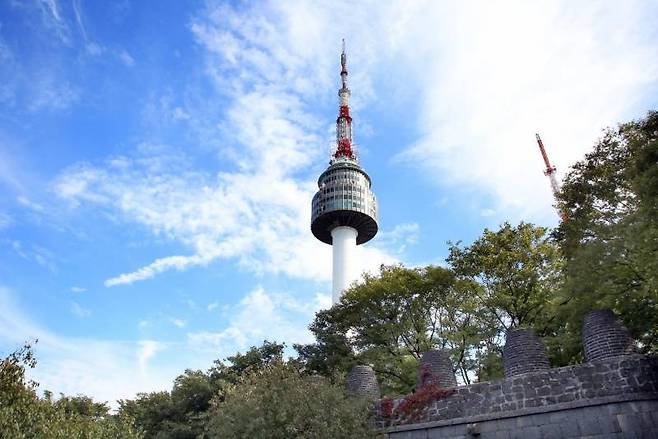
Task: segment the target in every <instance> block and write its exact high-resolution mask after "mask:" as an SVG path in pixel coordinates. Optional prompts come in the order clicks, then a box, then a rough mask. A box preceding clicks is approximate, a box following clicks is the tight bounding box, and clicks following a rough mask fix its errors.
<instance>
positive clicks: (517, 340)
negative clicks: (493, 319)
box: [503, 329, 550, 377]
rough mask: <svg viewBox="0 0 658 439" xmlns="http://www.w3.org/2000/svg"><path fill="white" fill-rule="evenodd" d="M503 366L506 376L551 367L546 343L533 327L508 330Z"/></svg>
mask: <svg viewBox="0 0 658 439" xmlns="http://www.w3.org/2000/svg"><path fill="white" fill-rule="evenodd" d="M503 368H504V369H505V376H506V377H512V376H516V375H520V374H523V373H528V372H538V371H541V370H548V369H549V368H550V364H549V362H548V357H546V349H545V348H544V344H543V343H542V341H541V340H540V339H539V337H537V335H536V334H535V332H534V331H533V330H532V329H513V330H511V331H507V337H506V339H505V347H504V348H503Z"/></svg>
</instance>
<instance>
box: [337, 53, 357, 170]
mask: <svg viewBox="0 0 658 439" xmlns="http://www.w3.org/2000/svg"><path fill="white" fill-rule="evenodd" d="M340 80H341V84H342V85H341V88H340V89H339V90H338V98H339V103H338V118H337V119H336V152H335V153H334V154H333V158H334V159H338V158H341V157H344V158H347V159H351V160H356V154H355V153H354V148H353V142H352V116H350V96H351V94H352V92H351V91H350V89H349V88H348V87H347V54H346V53H345V40H343V51H342V52H341V54H340Z"/></svg>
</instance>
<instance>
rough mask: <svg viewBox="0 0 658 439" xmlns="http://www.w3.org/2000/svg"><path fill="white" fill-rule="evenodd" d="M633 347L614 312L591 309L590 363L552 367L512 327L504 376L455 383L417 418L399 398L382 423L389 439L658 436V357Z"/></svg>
mask: <svg viewBox="0 0 658 439" xmlns="http://www.w3.org/2000/svg"><path fill="white" fill-rule="evenodd" d="M633 346H634V344H633V341H632V339H631V338H630V336H629V335H628V331H626V329H625V328H624V327H623V326H621V325H620V324H619V323H618V322H617V321H616V319H615V316H614V314H613V313H612V312H611V311H609V310H596V311H592V312H590V313H589V314H588V315H587V316H586V317H585V320H584V324H583V350H584V352H585V356H586V359H587V360H588V362H587V363H584V364H578V365H574V366H567V367H560V368H555V369H549V368H548V362H547V360H546V357H545V353H544V348H543V345H542V344H541V341H540V340H539V339H538V338H537V337H536V336H535V335H534V333H532V331H527V330H516V331H510V332H509V333H508V339H507V342H506V345H505V348H504V355H503V357H504V368H505V375H506V377H505V378H504V379H501V380H498V381H491V382H483V383H476V384H472V385H469V386H462V387H454V392H453V393H452V394H449V395H448V396H444V397H442V398H438V399H436V400H433V401H431V402H429V403H428V405H427V406H425V407H424V409H423V410H422V411H421V412H420V413H419V414H418V416H415V417H414V418H413V423H405V420H404V419H403V418H402V416H401V415H399V414H398V411H396V408H397V407H398V406H399V405H400V404H401V402H402V401H403V399H402V398H398V399H395V400H393V401H391V402H390V403H388V405H389V406H390V407H389V408H390V410H388V412H389V413H391V416H388V417H386V416H381V413H382V412H381V411H380V417H379V418H378V422H379V427H380V429H381V431H382V432H383V433H384V435H385V436H386V437H388V438H390V439H403V438H404V439H421V438H422V439H438V438H482V439H488V438H492V439H493V438H503V439H512V438H524V439H527V438H531V439H532V438H537V439H543V438H550V439H552V438H556V439H557V438H658V358H657V357H647V356H643V355H638V354H634V353H633V352H634V349H633ZM445 369H447V368H445V367H444V368H442V370H443V372H444V373H445ZM406 421H408V419H407V420H406Z"/></svg>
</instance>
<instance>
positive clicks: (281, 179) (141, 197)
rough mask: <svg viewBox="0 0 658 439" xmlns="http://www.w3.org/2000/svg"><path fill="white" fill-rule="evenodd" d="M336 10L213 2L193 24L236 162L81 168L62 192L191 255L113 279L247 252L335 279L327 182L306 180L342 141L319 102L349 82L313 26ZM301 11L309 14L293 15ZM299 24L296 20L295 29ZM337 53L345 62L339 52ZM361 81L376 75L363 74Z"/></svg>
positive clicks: (65, 180)
mask: <svg viewBox="0 0 658 439" xmlns="http://www.w3.org/2000/svg"><path fill="white" fill-rule="evenodd" d="M324 12H327V11H325V10H321V11H320V12H318V11H316V10H315V9H314V8H311V7H310V5H306V6H302V7H301V8H284V9H279V6H277V5H275V4H267V7H266V8H264V9H261V8H253V9H249V10H248V11H238V10H235V9H232V8H231V7H228V6H226V5H220V6H217V7H214V6H209V8H208V10H207V11H206V13H204V14H202V15H200V16H199V17H198V18H196V19H194V20H193V22H192V24H191V27H190V28H191V31H192V33H193V34H194V35H195V37H196V38H197V40H198V44H199V45H200V46H201V47H202V48H204V49H205V50H206V51H207V65H206V72H207V73H208V75H209V76H210V78H212V80H213V81H214V83H215V86H216V87H217V89H218V99H219V100H222V101H226V102H227V103H225V104H222V105H223V107H225V111H223V112H221V115H220V116H219V118H218V119H217V120H216V122H215V123H214V125H215V126H216V127H219V128H218V129H217V128H216V135H217V136H218V137H221V138H222V139H223V143H222V144H221V145H220V146H219V155H220V157H221V158H222V159H224V162H223V163H222V164H221V168H222V170H221V171H219V172H217V173H216V174H215V175H212V174H210V173H207V172H206V173H203V172H200V171H197V170H195V169H194V168H193V167H190V166H186V164H185V162H186V160H185V159H183V160H182V161H178V160H172V159H171V158H167V155H166V154H162V153H161V152H159V153H158V156H157V157H155V156H150V155H149V156H139V157H129V156H125V157H119V158H113V159H110V160H108V161H107V162H106V163H104V164H99V165H89V164H80V165H77V166H74V167H72V168H70V169H68V170H66V171H65V172H63V173H62V174H61V175H60V176H59V177H58V178H57V179H56V181H55V183H54V188H55V192H56V193H57V194H58V195H59V196H60V197H62V198H65V199H68V200H69V201H71V202H72V203H73V204H78V205H79V204H81V203H88V204H95V205H100V206H104V207H106V208H109V209H112V210H118V211H120V212H122V214H123V215H124V218H125V219H126V220H128V221H136V222H138V223H141V224H144V225H146V226H148V227H149V228H150V229H151V230H152V231H153V232H154V233H155V234H158V235H164V236H166V237H168V238H170V239H172V240H176V241H178V242H182V243H183V244H185V245H186V246H187V247H188V248H190V250H191V252H190V254H178V255H169V256H163V257H160V258H157V259H156V260H154V261H153V262H152V263H150V264H148V265H146V266H143V267H141V268H138V269H136V270H134V271H132V272H128V273H122V274H119V275H116V276H113V277H111V278H109V279H107V280H106V281H105V285H106V286H117V285H123V284H130V283H133V282H136V281H141V280H145V279H149V278H151V277H153V276H155V275H157V274H159V273H162V272H165V271H168V270H185V269H187V268H189V267H191V266H198V265H206V264H208V263H210V262H211V261H214V260H216V259H218V258H222V259H235V260H237V261H238V264H239V266H240V267H242V268H244V269H246V270H249V271H252V272H256V273H283V274H285V275H288V276H293V277H300V278H308V279H317V280H328V279H329V275H330V248H329V247H328V246H326V245H323V244H321V243H319V242H317V241H316V240H315V239H314V238H313V237H312V235H311V234H310V233H309V221H310V207H309V203H310V200H311V198H312V195H313V193H314V191H315V190H316V189H317V188H316V187H314V186H315V183H314V178H315V177H314V176H312V177H311V176H308V177H305V175H306V170H307V168H308V167H309V166H310V165H311V164H312V163H314V162H315V161H316V160H318V159H319V158H321V157H323V156H324V153H325V152H326V148H325V145H326V143H327V142H328V141H329V140H330V136H329V135H327V126H328V125H329V123H328V121H324V120H322V119H321V118H319V117H317V114H318V109H317V108H316V104H317V98H318V97H322V96H324V95H329V94H333V93H330V90H333V89H335V87H332V85H333V84H335V83H336V82H337V78H336V75H335V73H336V72H335V71H334V72H333V73H334V75H333V79H334V80H333V81H332V80H330V79H329V75H330V72H332V71H333V70H335V69H330V68H325V67H328V63H329V62H330V61H329V58H328V57H327V59H326V60H325V61H324V62H322V63H317V62H316V61H317V59H318V58H319V56H318V54H320V53H323V52H325V51H328V49H329V48H330V46H329V43H328V42H327V41H326V39H325V38H324V37H323V36H322V35H321V34H319V33H318V29H317V28H316V27H314V26H313V25H311V23H316V24H317V25H318V26H321V27H324V26H327V24H326V23H325V21H324V20H325V19H326V17H325V16H324V15H323V13H324ZM291 13H298V14H301V15H299V16H292V17H291V16H289V14H291ZM332 13H333V14H337V13H338V12H337V11H333V12H332ZM254 17H257V18H256V19H255V18H254ZM281 20H283V21H281ZM290 23H294V26H287V24H290ZM281 32H283V34H281ZM331 52H332V53H333V55H334V56H333V57H332V58H331V59H334V60H335V58H336V56H335V52H336V47H332V48H331ZM332 64H333V63H332ZM325 78H326V81H325ZM356 78H357V79H356V80H357V81H359V80H360V81H361V82H362V83H364V84H366V83H367V82H368V81H367V79H366V78H365V77H364V76H363V75H361V77H360V78H361V79H358V78H359V75H358V74H357V75H356ZM363 88H364V90H365V89H367V87H365V86H364V87H363ZM167 102H168V101H167ZM334 104H335V102H334ZM165 107H166V108H165V110H166V113H167V115H168V116H167V117H171V114H175V115H178V116H180V117H178V120H190V123H193V121H194V119H196V118H198V117H203V116H202V115H201V112H200V111H198V110H197V109H195V108H190V107H189V106H188V107H180V106H172V105H170V103H167V105H165ZM172 108H173V109H174V110H175V113H172V111H171V110H172ZM205 125H213V124H210V123H205ZM154 163H158V165H157V167H156V166H155V165H154ZM218 167H219V166H218ZM359 251H360V252H361V253H363V257H362V258H361V260H362V266H361V267H360V268H361V269H373V268H376V267H378V266H379V265H380V264H382V263H390V262H392V261H394V260H396V258H397V256H396V254H394V252H391V251H389V250H388V249H386V248H383V247H377V246H376V244H375V245H369V246H367V247H363V248H361V247H360V248H359Z"/></svg>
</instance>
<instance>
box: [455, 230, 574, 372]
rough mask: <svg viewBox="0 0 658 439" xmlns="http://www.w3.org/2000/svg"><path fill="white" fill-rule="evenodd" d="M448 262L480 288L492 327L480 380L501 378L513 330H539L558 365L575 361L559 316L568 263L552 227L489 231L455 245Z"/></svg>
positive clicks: (481, 301) (480, 362)
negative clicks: (504, 352) (551, 233)
mask: <svg viewBox="0 0 658 439" xmlns="http://www.w3.org/2000/svg"><path fill="white" fill-rule="evenodd" d="M447 261H448V263H449V264H450V266H451V267H452V268H453V270H454V271H455V273H456V274H457V275H458V276H459V277H460V278H461V279H467V280H470V281H472V282H474V283H476V284H477V285H478V288H475V289H473V292H474V294H475V296H474V298H475V300H476V301H477V303H478V307H480V308H481V312H483V313H486V314H488V315H489V316H490V317H489V318H488V319H484V320H486V321H488V323H489V325H490V332H488V333H487V336H486V337H485V338H484V341H483V343H484V344H485V345H486V348H485V349H481V350H480V351H479V352H478V377H479V379H481V380H482V379H491V378H497V377H500V376H502V367H501V360H502V349H501V348H502V345H503V344H504V333H505V331H507V330H509V329H514V328H519V327H529V328H533V329H535V330H536V331H537V333H538V334H539V335H540V336H543V337H544V340H545V342H546V344H547V347H548V354H549V358H550V359H551V360H552V362H553V363H554V365H556V366H558V365H564V364H567V363H568V362H569V361H570V360H571V358H572V353H573V349H572V348H570V349H566V350H565V347H564V344H563V340H564V337H566V334H565V328H564V327H563V326H560V324H559V323H560V322H559V321H557V320H556V318H555V317H556V309H557V308H558V307H559V305H560V303H561V302H560V300H559V292H560V289H561V286H562V283H563V281H562V279H563V275H562V266H563V259H562V256H561V254H560V250H559V247H558V245H557V244H556V243H555V242H554V240H553V239H552V238H551V237H550V236H549V235H548V229H546V228H544V227H537V226H534V225H532V224H529V223H524V222H521V223H520V224H519V225H517V226H512V225H510V224H509V223H507V222H505V223H503V224H502V225H501V226H500V227H499V229H498V230H496V231H491V230H488V229H485V230H484V232H483V233H482V236H480V237H479V238H478V239H476V240H475V241H474V242H473V244H471V245H470V246H464V247H462V246H460V245H459V243H457V244H453V245H451V246H450V255H449V256H448V259H447ZM570 346H573V345H570ZM565 351H566V352H568V354H565Z"/></svg>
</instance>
